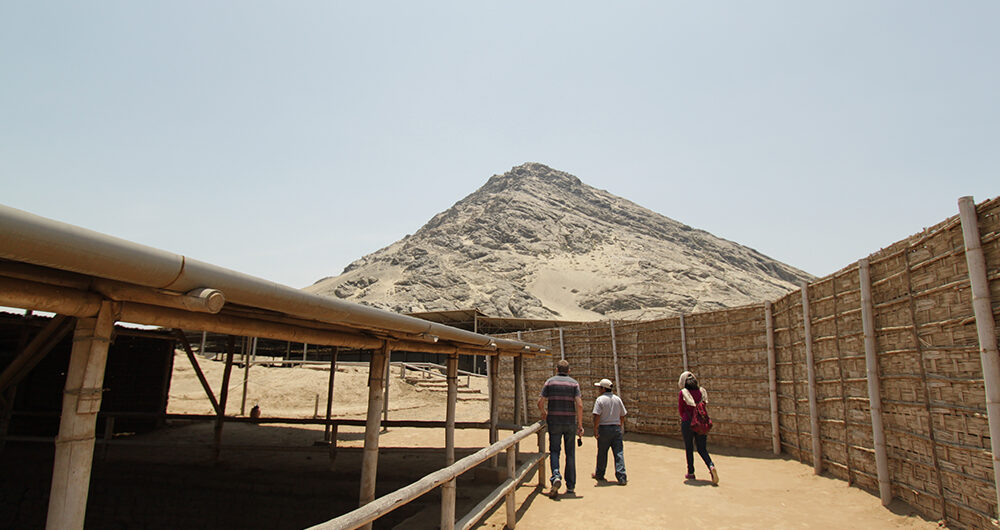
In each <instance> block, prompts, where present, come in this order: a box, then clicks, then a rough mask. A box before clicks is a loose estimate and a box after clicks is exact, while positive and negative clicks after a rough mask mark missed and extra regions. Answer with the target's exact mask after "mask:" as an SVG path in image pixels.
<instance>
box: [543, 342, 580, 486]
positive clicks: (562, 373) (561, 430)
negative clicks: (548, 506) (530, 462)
mask: <svg viewBox="0 0 1000 530" xmlns="http://www.w3.org/2000/svg"><path fill="white" fill-rule="evenodd" d="M556 371H557V373H556V375H554V376H552V377H550V378H549V379H548V380H547V381H545V385H544V386H542V395H541V397H540V398H538V410H539V411H540V412H541V416H542V419H543V420H545V421H546V423H547V424H548V430H549V467H550V468H551V469H552V477H551V478H550V479H549V481H550V482H551V484H552V487H551V488H550V489H549V493H548V495H549V497H552V498H555V497H556V496H558V495H559V488H560V487H561V486H562V482H563V476H562V475H561V474H560V473H559V453H560V452H561V449H560V445H562V446H564V447H565V449H566V493H569V494H572V493H575V488H576V446H574V445H573V438H575V437H577V436H583V398H581V396H580V384H579V383H577V382H576V380H575V379H573V378H572V377H570V376H569V362H567V361H566V360H562V361H559V362H558V363H557V364H556Z"/></svg>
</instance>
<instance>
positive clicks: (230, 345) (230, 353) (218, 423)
mask: <svg viewBox="0 0 1000 530" xmlns="http://www.w3.org/2000/svg"><path fill="white" fill-rule="evenodd" d="M235 355H236V338H235V337H233V336H232V335H230V336H229V338H228V339H227V340H226V369H225V371H224V372H222V388H220V389H219V410H218V412H217V415H216V417H215V448H214V450H213V456H214V458H215V460H216V461H218V460H219V454H220V452H221V446H222V428H223V426H224V425H225V423H226V402H227V401H228V400H229V377H230V375H231V374H232V373H233V357H234V356H235Z"/></svg>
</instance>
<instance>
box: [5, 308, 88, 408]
mask: <svg viewBox="0 0 1000 530" xmlns="http://www.w3.org/2000/svg"><path fill="white" fill-rule="evenodd" d="M73 324H74V322H73V320H72V319H71V318H70V317H68V316H66V315H56V316H55V317H53V318H52V320H49V321H48V323H46V324H45V326H44V327H43V328H42V329H41V331H39V332H38V334H37V335H35V337H34V338H33V339H31V342H29V343H28V344H27V345H26V346H25V347H24V349H22V350H21V353H19V354H18V355H17V357H15V358H14V360H13V361H11V362H10V364H8V365H7V368H5V369H4V371H3V373H0V393H3V392H5V391H6V390H7V389H8V388H10V387H12V386H14V385H16V384H18V383H19V382H21V380H22V379H24V378H25V377H27V376H28V374H29V373H31V370H32V369H33V368H34V367H35V366H36V365H38V363H39V362H40V361H41V360H42V359H44V358H45V356H46V355H48V354H49V352H50V351H52V348H55V347H56V345H58V344H59V342H61V341H62V340H63V337H65V336H66V334H67V333H69V332H70V330H72V329H73Z"/></svg>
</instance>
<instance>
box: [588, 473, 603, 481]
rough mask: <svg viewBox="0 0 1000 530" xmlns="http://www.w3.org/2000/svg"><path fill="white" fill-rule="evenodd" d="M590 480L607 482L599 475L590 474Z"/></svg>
mask: <svg viewBox="0 0 1000 530" xmlns="http://www.w3.org/2000/svg"><path fill="white" fill-rule="evenodd" d="M590 478H592V479H594V480H596V481H598V482H605V481H606V479H605V478H604V477H603V476H601V477H599V476H597V473H591V474H590Z"/></svg>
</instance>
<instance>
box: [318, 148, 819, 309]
mask: <svg viewBox="0 0 1000 530" xmlns="http://www.w3.org/2000/svg"><path fill="white" fill-rule="evenodd" d="M811 278H812V276H810V275H809V274H807V273H805V272H803V271H800V270H798V269H795V268H793V267H790V266H788V265H785V264H783V263H780V262H778V261H775V260H773V259H771V258H768V257H767V256H764V255H763V254H761V253H759V252H757V251H755V250H753V249H750V248H747V247H744V246H741V245H738V244H736V243H733V242H731V241H727V240H724V239H721V238H718V237H715V236H713V235H712V234H709V233H708V232H705V231H703V230H698V229H695V228H692V227H690V226H687V225H685V224H683V223H680V222H677V221H675V220H673V219H670V218H668V217H665V216H663V215H660V214H658V213H656V212H653V211H651V210H648V209H646V208H643V207H641V206H639V205H637V204H635V203H633V202H631V201H628V200H626V199H623V198H621V197H617V196H615V195H612V194H610V193H608V192H606V191H603V190H599V189H596V188H593V187H590V186H588V185H586V184H584V183H583V182H581V181H580V179H578V178H576V177H574V176H573V175H570V174H568V173H564V172H561V171H557V170H554V169H552V168H549V167H547V166H544V165H542V164H535V163H528V164H524V165H521V166H517V167H515V168H513V169H512V170H510V171H509V172H507V173H504V174H503V175H494V176H493V177H492V178H490V179H489V181H487V182H486V184H485V185H484V186H483V187H481V188H480V189H478V190H476V191H475V192H474V193H472V194H471V195H469V196H468V197H466V198H464V199H462V200H461V201H459V202H457V203H455V205H454V206H452V207H451V208H449V209H447V210H445V211H444V212H441V213H439V214H437V215H436V216H434V217H433V218H432V219H431V220H430V221H428V222H427V224H425V225H424V226H423V227H422V228H420V230H418V231H417V232H416V233H414V234H413V235H410V236H407V237H405V238H403V239H402V240H400V241H397V242H395V243H393V244H392V245H389V246H388V247H385V248H383V249H381V250H378V251H376V252H373V253H372V254H369V255H367V256H364V257H363V258H361V259H359V260H357V261H355V262H354V263H352V264H350V265H349V266H348V267H347V268H346V269H344V272H343V273H342V274H341V275H339V276H336V277H330V278H324V279H322V280H319V281H318V282H316V283H315V284H313V285H312V286H309V287H307V288H306V290H307V291H309V292H314V293H318V294H324V295H329V296H335V297H338V298H342V299H345V300H349V301H353V302H360V303H363V304H367V305H372V306H376V307H380V308H384V309H390V310H393V311H398V312H403V313H408V312H418V311H436V310H445V309H469V308H478V309H479V310H480V311H482V312H483V313H486V314H488V315H492V316H507V317H518V318H553V319H565V320H600V319H607V318H615V319H647V318H657V317H662V316H667V315H673V314H676V313H678V312H694V311H704V310H711V309H717V308H721V307H734V306H740V305H746V304H750V303H755V302H761V301H764V300H773V299H775V298H777V297H779V296H781V295H782V294H784V293H786V292H788V291H789V290H792V289H795V288H797V287H798V283H799V282H800V281H802V280H805V279H811Z"/></svg>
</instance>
